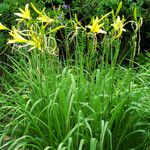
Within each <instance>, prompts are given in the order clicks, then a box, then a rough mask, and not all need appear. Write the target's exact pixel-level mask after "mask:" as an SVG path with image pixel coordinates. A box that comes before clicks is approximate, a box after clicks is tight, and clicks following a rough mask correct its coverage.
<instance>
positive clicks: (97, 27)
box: [87, 17, 107, 34]
mask: <svg viewBox="0 0 150 150" xmlns="http://www.w3.org/2000/svg"><path fill="white" fill-rule="evenodd" d="M100 21H101V20H100V19H98V17H96V19H94V18H93V20H92V25H88V26H87V27H88V28H89V29H91V30H90V32H93V33H102V34H107V32H106V31H104V30H102V29H101V27H102V26H103V23H101V24H100Z"/></svg>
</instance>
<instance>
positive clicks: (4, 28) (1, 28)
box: [0, 22, 9, 30]
mask: <svg viewBox="0 0 150 150" xmlns="http://www.w3.org/2000/svg"><path fill="white" fill-rule="evenodd" d="M0 30H9V29H8V28H7V27H5V26H4V25H2V23H1V22H0Z"/></svg>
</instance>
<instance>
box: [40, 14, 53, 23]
mask: <svg viewBox="0 0 150 150" xmlns="http://www.w3.org/2000/svg"><path fill="white" fill-rule="evenodd" d="M37 19H38V20H39V21H41V22H45V23H52V22H54V19H51V18H49V17H48V16H47V15H46V14H45V13H44V14H41V15H40V16H39V17H37Z"/></svg>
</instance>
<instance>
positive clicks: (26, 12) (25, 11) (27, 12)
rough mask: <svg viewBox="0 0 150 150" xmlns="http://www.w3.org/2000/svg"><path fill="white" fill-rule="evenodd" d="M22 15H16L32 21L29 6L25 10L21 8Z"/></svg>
mask: <svg viewBox="0 0 150 150" xmlns="http://www.w3.org/2000/svg"><path fill="white" fill-rule="evenodd" d="M19 10H20V12H21V13H14V14H15V15H16V16H19V17H21V18H23V19H30V18H31V17H30V11H29V4H26V6H25V10H23V9H21V8H19Z"/></svg>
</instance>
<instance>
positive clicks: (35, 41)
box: [27, 33, 41, 51]
mask: <svg viewBox="0 0 150 150" xmlns="http://www.w3.org/2000/svg"><path fill="white" fill-rule="evenodd" d="M30 37H31V40H29V41H28V42H27V45H30V46H32V48H30V49H29V51H31V50H32V49H34V48H37V49H39V50H41V40H40V39H41V38H40V37H37V36H36V34H34V33H31V35H30Z"/></svg>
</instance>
